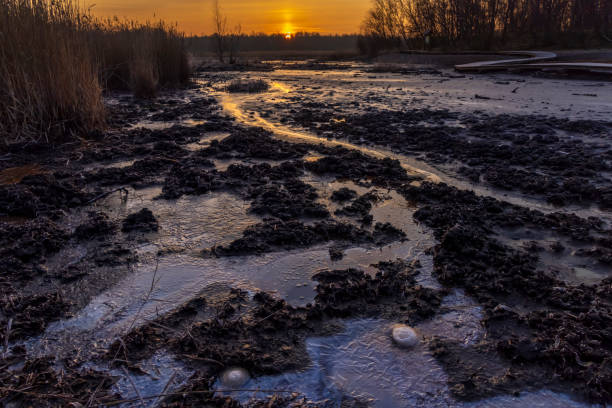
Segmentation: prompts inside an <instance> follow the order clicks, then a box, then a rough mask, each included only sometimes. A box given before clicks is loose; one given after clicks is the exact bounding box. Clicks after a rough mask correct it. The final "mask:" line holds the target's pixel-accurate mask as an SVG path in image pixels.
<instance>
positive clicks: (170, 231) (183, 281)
mask: <svg viewBox="0 0 612 408" xmlns="http://www.w3.org/2000/svg"><path fill="white" fill-rule="evenodd" d="M308 181H309V182H311V183H312V184H313V185H314V186H315V187H316V188H317V189H318V191H319V194H320V196H321V200H322V201H323V202H325V204H326V205H328V208H329V210H330V211H331V212H332V213H333V211H334V210H335V209H337V208H339V207H340V206H338V205H336V204H335V203H332V202H329V195H331V193H332V192H333V191H335V190H337V189H338V188H340V187H350V188H354V189H355V190H356V191H357V192H358V193H359V194H362V193H364V192H367V191H371V190H372V189H366V188H364V187H360V186H357V185H355V184H353V183H347V182H342V183H341V182H327V181H325V180H323V179H318V178H310V179H309V180H308ZM160 192H161V190H160V188H159V187H151V188H148V189H144V190H139V191H137V192H135V193H134V194H130V197H131V198H130V199H129V200H128V202H127V203H122V202H121V200H120V198H119V197H118V196H115V197H110V198H108V199H107V200H106V202H104V203H102V205H104V206H105V207H108V210H109V211H110V212H111V213H110V214H111V216H112V217H113V218H116V219H118V220H121V219H123V218H125V216H127V215H128V214H131V213H134V212H136V211H139V210H140V209H142V208H145V207H147V208H149V209H150V210H151V211H152V212H153V214H154V215H155V216H156V218H157V219H158V221H159V223H160V231H159V233H158V234H153V235H152V236H151V239H152V241H151V242H150V243H144V244H142V245H140V246H139V247H137V251H138V254H139V259H140V263H139V264H137V265H136V266H135V267H134V271H133V272H132V273H131V274H130V275H128V276H127V277H126V278H124V279H123V280H122V281H121V282H119V283H118V284H116V285H115V286H114V287H113V288H111V289H109V290H107V291H105V292H103V293H102V294H100V295H98V296H97V297H95V298H94V299H93V300H92V301H91V302H90V303H89V305H88V306H86V307H85V308H84V309H83V310H81V311H80V312H79V313H78V314H77V315H76V316H74V317H73V318H71V319H68V320H63V321H60V322H56V323H53V324H51V325H50V326H49V328H48V330H47V332H46V334H45V336H44V337H43V338H42V339H40V342H39V343H38V344H37V345H36V346H35V347H37V348H40V350H46V351H48V350H52V349H53V348H58V347H59V348H61V344H62V343H63V342H62V341H61V339H66V338H70V339H76V338H81V339H82V341H83V342H85V343H87V342H91V341H92V340H96V341H98V342H100V343H101V344H104V343H107V342H109V341H112V339H113V338H114V337H115V336H117V335H120V334H123V333H124V332H125V331H127V330H129V328H130V327H134V326H138V325H140V324H142V323H143V322H145V321H147V320H150V319H153V318H155V317H157V316H159V315H162V314H164V313H167V312H169V311H171V310H173V309H174V308H176V307H177V306H178V305H181V304H183V303H185V302H186V301H188V300H189V299H192V298H193V297H194V296H197V295H199V294H201V293H202V291H204V290H205V289H206V288H210V287H211V286H213V285H215V284H221V283H223V284H226V285H228V286H232V287H236V288H242V289H245V290H247V291H250V292H255V291H258V290H262V291H266V292H270V293H273V294H275V295H276V296H278V297H280V298H283V299H285V300H286V301H288V302H289V303H290V304H292V305H295V306H303V305H306V304H307V303H310V302H312V301H313V300H314V297H315V294H316V293H315V287H316V284H317V283H316V282H314V281H312V276H313V275H314V274H316V273H318V272H319V271H321V270H323V269H348V268H358V269H361V270H363V271H365V272H367V273H372V274H373V273H375V272H376V269H375V268H374V267H373V266H372V265H373V264H377V263H379V262H382V261H394V260H396V259H398V258H399V259H409V260H412V259H418V260H419V261H420V262H421V265H422V268H421V273H420V275H419V277H418V281H419V283H420V284H422V285H424V286H430V287H439V285H438V283H437V282H436V280H435V279H434V278H433V277H432V276H431V271H432V269H433V265H432V264H433V261H432V257H431V256H430V255H426V254H425V252H426V250H427V249H428V248H430V247H431V246H432V245H433V244H434V242H433V239H432V237H431V235H430V233H429V232H428V231H426V230H424V229H422V228H421V227H419V226H418V225H417V224H416V223H415V221H414V219H413V214H414V211H415V210H416V209H415V208H414V207H411V206H409V205H408V203H407V202H406V200H405V199H404V198H403V197H401V196H399V195H397V194H396V193H394V192H382V191H381V194H383V195H385V199H384V200H382V201H380V202H379V203H377V204H376V205H375V206H374V208H373V209H372V211H371V213H372V215H373V216H374V223H376V222H391V223H392V224H394V225H395V226H396V227H398V228H401V229H402V230H403V231H404V232H406V234H407V236H408V240H407V241H404V242H394V243H391V244H389V245H386V246H383V247H372V246H370V245H354V244H353V245H350V244H348V245H347V247H346V248H344V257H343V258H342V259H341V260H338V261H332V260H331V258H330V254H329V248H330V246H332V245H335V244H334V243H329V244H325V245H318V246H315V247H311V248H307V249H297V250H292V251H280V252H273V253H268V254H263V255H259V256H256V255H253V256H239V257H221V258H214V257H203V256H202V255H201V250H202V249H205V248H210V247H213V246H215V245H224V244H227V243H229V242H230V241H232V240H234V239H237V238H239V237H240V236H242V232H243V230H244V229H246V228H247V227H249V226H250V225H253V224H255V223H256V222H258V221H259V218H257V217H254V216H252V215H250V214H249V213H248V208H249V205H248V203H246V202H244V201H242V200H241V199H239V198H237V197H236V196H234V195H231V194H228V193H215V194H207V195H202V196H187V197H182V198H180V199H179V200H176V201H166V200H154V198H155V197H157V196H158V195H159V193H160ZM160 250H162V251H163V252H164V253H165V255H162V256H158V255H157V253H158V251H160Z"/></svg>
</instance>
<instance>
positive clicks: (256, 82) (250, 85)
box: [226, 79, 270, 93]
mask: <svg viewBox="0 0 612 408" xmlns="http://www.w3.org/2000/svg"><path fill="white" fill-rule="evenodd" d="M226 89H227V91H228V92H230V93H258V92H266V91H267V90H268V89H270V84H268V83H267V82H266V81H264V80H263V79H248V80H244V79H236V80H234V81H232V82H230V84H229V85H228V86H227V88H226Z"/></svg>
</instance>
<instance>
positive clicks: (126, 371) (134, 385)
mask: <svg viewBox="0 0 612 408" xmlns="http://www.w3.org/2000/svg"><path fill="white" fill-rule="evenodd" d="M122 368H123V372H124V373H125V376H126V377H127V379H128V380H129V381H130V384H132V388H133V389H134V392H136V395H137V396H138V399H139V400H140V405H142V406H143V408H146V407H147V406H146V405H145V402H144V399H142V395H140V391H138V388H137V387H136V384H134V380H132V376H130V373H129V372H128V370H127V368H125V366H123V367H122Z"/></svg>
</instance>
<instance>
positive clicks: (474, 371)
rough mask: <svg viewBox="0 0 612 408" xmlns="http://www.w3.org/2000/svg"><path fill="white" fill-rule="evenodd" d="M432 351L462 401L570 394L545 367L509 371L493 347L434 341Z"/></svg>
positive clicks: (453, 390)
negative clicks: (544, 390) (536, 393)
mask: <svg viewBox="0 0 612 408" xmlns="http://www.w3.org/2000/svg"><path fill="white" fill-rule="evenodd" d="M429 347H430V349H431V351H432V352H433V355H434V357H435V358H436V359H437V360H438V361H439V362H440V363H441V364H442V366H443V367H444V371H445V372H446V373H447V375H448V386H449V388H450V390H451V392H452V393H453V395H455V396H456V397H457V398H459V399H460V400H464V401H479V400H482V399H483V398H487V397H492V396H496V395H504V394H506V395H512V394H515V395H518V394H519V393H520V392H527V391H538V390H540V389H542V388H553V389H556V390H557V391H558V392H567V389H563V388H562V387H559V386H558V384H557V385H556V386H555V384H552V383H551V381H550V378H552V377H551V373H550V372H549V371H547V370H546V369H545V368H543V367H540V366H530V367H529V369H527V370H526V369H524V368H522V367H513V366H510V367H509V366H508V363H507V361H505V360H504V359H503V357H500V356H498V355H497V350H496V349H495V348H494V347H492V346H491V345H490V344H486V343H485V344H477V345H470V346H466V345H465V344H463V343H458V342H456V341H450V340H443V339H440V338H434V339H432V340H431V342H430V344H429ZM483 356H486V358H483ZM547 378H548V379H549V380H547Z"/></svg>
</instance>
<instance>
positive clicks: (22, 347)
mask: <svg viewBox="0 0 612 408" xmlns="http://www.w3.org/2000/svg"><path fill="white" fill-rule="evenodd" d="M113 109H114V110H115V111H116V112H115V113H116V124H115V127H114V128H113V129H112V130H111V131H109V134H108V135H105V137H101V138H100V139H99V140H97V141H96V142H92V143H91V144H90V145H88V146H72V147H70V146H64V147H62V148H61V149H58V151H56V152H54V154H47V155H44V154H40V152H39V151H37V150H36V149H34V148H33V147H29V148H26V147H24V146H20V147H19V146H13V147H10V148H9V149H8V150H7V153H6V154H8V155H12V157H14V159H15V160H14V161H13V163H12V165H11V166H8V165H6V166H5V164H4V162H1V163H2V166H4V167H2V169H3V170H4V169H6V168H9V167H12V166H13V165H14V167H17V166H19V165H25V164H28V163H33V162H36V163H38V164H39V165H40V169H42V171H41V170H37V171H36V174H30V175H25V176H24V177H20V178H19V180H15V181H14V182H12V183H10V184H0V269H1V270H2V273H1V275H0V347H1V348H2V353H1V355H0V356H1V358H0V367H2V370H0V372H2V374H1V375H0V403H1V404H5V405H6V404H8V406H20V405H23V406H97V405H107V406H113V405H114V404H118V405H124V406H130V404H135V405H142V402H147V403H153V402H155V403H156V404H158V405H161V406H176V407H178V406H215V407H244V406H248V407H314V406H330V407H331V406H338V404H339V403H340V404H342V405H341V406H343V407H367V406H371V405H370V403H369V402H367V401H364V400H361V399H359V398H355V397H353V396H351V395H343V396H341V397H339V400H338V401H328V405H325V404H318V405H317V404H315V403H314V402H312V401H308V399H307V398H304V396H303V395H300V394H299V393H292V392H285V391H286V390H278V391H279V392H270V393H268V394H270V397H269V398H267V399H261V400H257V399H255V400H252V401H250V402H244V401H238V400H237V399H232V398H231V397H228V396H226V394H223V393H222V392H219V391H218V390H219V387H220V386H219V381H220V376H221V373H222V372H223V371H224V370H225V369H227V368H231V367H236V366H239V367H242V368H244V369H246V370H247V371H248V372H249V375H250V376H252V377H256V378H258V377H261V376H266V375H277V374H284V373H287V372H294V371H299V370H304V369H305V368H307V367H309V366H310V364H311V363H312V361H311V357H310V355H309V353H308V350H307V347H306V341H307V339H308V338H311V337H315V336H316V337H324V336H332V335H335V334H338V333H342V331H343V330H344V328H345V325H346V322H347V319H354V318H373V319H383V320H385V321H389V322H396V323H405V324H408V325H411V326H415V325H419V324H421V323H427V322H430V321H434V320H435V319H437V318H440V316H442V315H443V314H444V313H447V312H448V311H449V310H448V309H447V307H446V306H444V299H445V298H447V297H448V296H449V295H450V294H451V293H452V292H453V291H454V290H456V289H462V290H463V291H464V292H465V293H466V294H467V295H469V296H470V297H471V298H472V299H474V301H475V302H476V303H477V305H478V306H479V307H480V308H481V309H482V321H481V323H482V326H483V327H484V329H483V330H484V331H485V335H483V336H481V338H480V340H479V341H477V342H459V341H457V340H452V339H450V338H448V337H444V336H442V335H440V336H432V337H426V338H423V339H422V342H423V344H424V345H425V346H426V348H427V349H429V350H430V352H431V353H432V355H433V356H434V357H435V359H436V361H437V362H438V363H439V364H440V365H441V366H442V367H443V369H444V372H445V373H446V378H447V382H448V388H449V390H450V393H451V394H452V396H453V397H454V398H455V399H456V400H457V401H480V400H483V399H485V398H488V397H492V396H497V395H518V394H521V393H523V392H527V391H535V390H540V389H550V390H553V391H558V392H563V393H569V394H571V395H572V396H573V397H576V398H579V399H582V400H585V401H588V402H594V403H601V404H609V403H611V402H612V395H611V394H610V390H611V389H612V343H611V340H610V339H612V331H611V330H612V280H611V279H612V278H611V277H610V274H609V271H610V267H611V263H612V250H611V248H612V231H611V230H610V226H609V225H607V224H606V222H605V220H602V219H598V218H595V217H590V218H581V217H578V216H576V215H574V214H571V213H568V212H563V211H562V210H560V211H559V212H554V213H549V214H544V213H541V212H539V211H535V210H532V209H528V208H525V207H520V206H516V205H512V204H509V203H507V202H504V201H499V200H496V199H494V198H491V197H482V196H477V195H475V194H474V193H472V192H469V191H464V190H459V189H457V188H454V187H451V186H448V185H445V184H433V183H429V182H425V181H424V180H422V179H421V178H420V177H418V176H414V175H412V174H408V173H407V172H406V170H405V169H404V168H403V167H402V166H401V165H400V163H399V162H398V161H396V160H392V159H390V158H376V157H371V156H367V155H365V154H364V153H361V152H358V151H354V150H350V149H348V148H346V147H330V146H328V145H323V144H319V145H317V144H297V143H289V142H286V141H280V140H278V139H276V138H275V137H274V135H273V134H271V133H270V132H268V131H266V130H264V129H260V128H253V127H246V126H243V125H240V124H237V123H235V122H234V121H232V120H231V119H229V118H227V117H225V116H224V115H223V114H222V113H221V112H220V110H219V109H218V106H217V105H216V102H215V101H214V99H211V98H208V97H207V98H201V97H200V98H178V97H176V98H175V97H167V98H162V99H160V100H159V101H157V102H154V103H150V102H141V103H126V102H125V101H120V103H119V104H118V105H116V106H115V107H114V108H113ZM331 119H332V117H331V116H330V113H329V112H327V111H326V110H325V109H314V108H312V110H310V111H309V110H304V111H303V112H302V114H301V115H294V116H293V120H294V121H295V123H298V124H300V125H303V126H306V127H309V128H312V129H316V130H317V131H320V132H322V133H324V134H326V135H333V136H337V137H342V138H348V139H349V140H351V141H352V142H354V143H359V144H362V143H363V144H365V143H367V144H375V145H385V146H387V148H388V149H391V150H394V151H397V152H403V153H413V154H418V155H420V154H422V155H423V156H424V157H425V158H426V159H427V160H429V161H430V162H432V163H438V164H440V163H444V164H452V165H453V166H455V167H456V168H458V172H459V173H460V174H462V175H464V176H466V177H468V178H470V179H472V180H474V181H476V180H478V181H480V182H485V183H488V184H490V185H493V186H496V187H501V188H505V189H509V190H519V191H522V192H526V193H530V194H534V195H538V196H541V197H544V198H546V199H547V200H549V201H551V202H554V203H557V204H562V203H566V204H568V203H572V204H588V203H594V204H597V205H599V206H600V207H602V208H609V206H610V197H609V196H610V191H609V190H610V186H609V179H607V178H606V177H605V173H606V172H609V171H610V168H609V166H610V163H609V160H610V150H609V145H608V146H606V145H605V143H604V142H602V140H604V141H605V140H608V139H606V137H607V132H609V128H607V127H604V126H603V125H601V124H599V123H597V122H570V121H566V120H555V121H552V120H548V119H542V118H539V117H538V118H536V117H533V118H529V120H528V121H527V123H528V125H525V123H526V122H525V118H517V117H511V116H507V117H482V116H478V117H477V119H474V118H473V117H472V118H469V117H465V116H457V115H455V114H451V113H448V112H431V111H413V112H386V111H385V112H376V114H372V115H367V114H366V115H353V116H347V117H346V118H345V119H346V120H345V121H337V120H333V121H332V120H331ZM142 121H146V123H149V124H150V123H157V122H161V123H165V122H166V121H173V122H175V123H174V125H173V126H171V127H166V128H155V127H154V126H153V127H152V128H150V129H146V128H133V129H132V128H130V127H129V125H130V124H134V123H138V122H142ZM185 121H190V122H189V123H187V122H185ZM449 121H451V122H452V121H459V122H460V123H461V124H462V125H464V127H457V126H452V125H449ZM215 132H223V134H221V135H219V134H217V133H215ZM329 132H331V133H329ZM560 132H566V133H567V134H572V133H576V132H581V133H583V134H585V135H586V136H588V137H589V138H591V139H589V140H590V141H586V142H584V141H577V140H573V139H571V138H568V137H566V136H567V135H562V136H558V134H559V133H560ZM457 163H460V164H459V165H457ZM7 174H8V173H7ZM313 180H314V181H313ZM321 180H323V181H321ZM317 182H321V183H332V182H333V183H345V184H347V183H350V186H351V188H349V187H341V188H334V189H333V191H329V193H326V194H327V195H325V194H324V193H323V189H321V188H320V186H319V187H317V185H316V183H317ZM151 189H154V191H156V193H155V195H156V198H155V199H154V200H149V202H148V204H146V203H145V204H143V205H142V206H141V207H139V209H138V210H134V211H127V212H125V213H123V212H119V213H115V212H113V211H110V210H109V205H108V204H104V205H102V204H101V203H102V202H104V200H110V199H111V198H113V197H115V198H116V201H117V202H125V201H128V200H142V201H144V200H145V199H144V198H142V196H141V195H140V194H143V195H144V194H145V192H147V194H149V193H150V191H152V190H151ZM355 190H359V191H355ZM221 193H222V194H228V195H230V196H232V197H235V198H236V199H237V200H240V202H244V203H245V205H246V206H245V209H244V211H245V213H246V214H248V215H250V216H253V217H254V219H256V220H257V221H256V222H254V223H253V224H251V225H250V226H247V227H245V228H244V229H242V228H241V229H240V230H239V233H238V235H237V237H236V236H235V235H234V236H233V238H232V239H231V240H228V241H227V242H224V243H223V244H220V245H214V246H212V247H210V246H209V245H203V244H201V243H200V241H198V240H196V241H195V242H196V244H195V245H194V247H192V248H191V249H194V250H193V251H191V252H192V253H195V254H196V255H195V256H197V257H198V259H205V260H215V261H228V262H233V261H235V262H242V261H244V260H246V259H250V258H248V257H257V258H259V257H260V256H261V257H263V256H267V255H269V254H270V253H289V252H288V251H294V253H295V251H298V250H305V249H310V248H313V247H322V248H324V250H323V253H325V254H326V256H327V253H329V256H330V258H331V259H332V260H334V261H340V260H341V259H342V258H343V257H344V251H345V250H346V249H347V248H351V247H358V248H366V249H367V250H369V251H380V252H382V251H383V248H386V247H389V246H393V245H401V244H404V243H406V242H409V241H408V239H409V237H411V236H412V235H411V234H410V232H411V231H408V230H407V229H406V227H401V228H400V227H399V226H398V225H395V224H394V223H390V222H378V221H375V217H374V213H375V211H376V209H377V206H378V205H379V204H381V203H384V202H387V201H389V200H390V198H389V197H392V195H391V194H395V195H396V196H397V195H398V194H399V196H401V197H403V198H404V199H405V203H407V204H405V205H410V206H412V207H414V209H415V210H416V211H415V212H414V219H415V220H416V221H418V222H419V223H420V224H421V226H423V228H425V229H426V230H427V231H431V233H432V234H433V236H434V237H435V239H436V245H435V246H434V247H433V248H431V249H430V250H429V253H430V254H431V255H430V256H433V275H434V277H435V278H436V279H437V282H439V283H440V284H441V286H437V285H434V286H433V287H431V286H427V285H424V284H423V283H422V278H423V276H424V275H427V273H429V272H428V269H427V266H426V265H425V266H422V265H421V263H420V262H419V261H418V260H417V259H413V257H412V256H409V257H407V258H406V259H398V260H395V261H391V262H380V263H377V264H375V265H372V266H370V267H369V268H366V267H367V265H361V267H355V268H352V267H351V268H346V267H343V268H326V269H324V270H312V271H308V276H309V277H310V276H311V277H312V280H313V281H314V283H313V288H314V300H313V301H311V302H310V303H308V304H306V301H305V302H304V303H303V304H304V305H303V306H296V305H293V304H291V303H290V302H288V301H286V300H283V299H280V298H279V297H278V296H277V295H275V294H273V293H268V292H264V291H261V290H255V291H247V290H244V289H242V288H237V287H231V285H229V286H223V287H221V286H220V287H219V288H218V289H216V290H214V291H212V292H211V291H210V290H206V291H202V292H201V293H199V294H198V295H197V296H195V297H193V298H188V299H183V300H182V301H181V302H182V303H181V304H180V305H173V306H172V307H170V308H167V309H165V311H164V312H163V313H159V314H156V315H155V317H153V318H150V319H147V320H145V321H144V322H139V323H138V324H136V321H137V317H138V313H136V315H134V316H132V315H129V313H130V311H129V310H127V309H126V310H125V313H126V314H127V315H128V318H130V320H132V318H133V322H132V324H130V325H128V326H127V328H126V330H124V331H122V332H121V333H120V334H118V335H117V336H114V337H112V338H105V339H102V341H101V342H100V345H98V344H95V346H94V345H88V346H85V347H82V346H78V347H77V346H75V350H72V349H71V347H70V346H71V345H64V346H63V349H62V353H59V354H58V358H54V355H53V354H49V355H41V354H45V353H44V352H43V351H40V352H39V350H37V349H36V346H34V348H28V347H29V346H31V344H35V345H36V344H42V343H36V342H37V341H38V340H39V339H40V338H39V336H41V335H43V334H44V333H45V331H46V330H47V329H48V328H49V326H50V325H51V324H53V323H54V322H58V321H63V320H65V319H67V318H69V317H71V316H73V315H75V314H78V313H79V312H80V311H82V310H83V309H84V308H85V307H86V306H87V305H88V304H89V303H90V301H91V300H92V298H95V297H96V296H97V295H100V294H101V293H103V292H104V291H105V290H107V289H109V288H115V286H114V285H116V284H117V282H119V281H120V280H121V279H122V278H124V277H129V276H131V274H132V273H133V272H134V268H137V267H138V262H139V261H140V262H143V260H142V259H139V257H140V254H141V253H142V252H140V249H141V248H142V247H145V246H147V244H148V243H149V242H153V241H155V239H157V238H158V237H159V236H161V235H163V234H165V233H168V232H167V231H164V225H165V224H164V221H165V220H164V218H163V216H161V215H160V214H159V213H158V212H157V211H158V210H156V208H159V207H155V206H154V204H155V203H157V202H164V203H168V206H169V207H172V206H176V207H177V208H180V207H179V206H178V203H179V202H180V200H186V199H192V198H193V199H195V198H198V197H207V196H211V197H213V196H214V195H215V194H221ZM145 205H146V207H145ZM410 214H411V215H412V213H410ZM187 216H193V217H195V216H196V215H189V214H188V215H187ZM205 221H207V220H205ZM210 221H211V222H210V223H211V224H212V221H214V220H210ZM395 221H397V220H395ZM400 221H402V220H400ZM404 221H405V220H404ZM402 225H409V224H408V223H406V222H403V223H402ZM203 228H204V229H206V228H208V225H205V226H204V227H203ZM402 229H404V230H402ZM204 232H206V231H204ZM515 236H520V237H521V238H522V237H523V236H526V237H528V239H520V240H519V239H514V238H513V237H515ZM415 245H416V243H415ZM172 251H173V249H169V250H168V251H165V252H164V251H161V250H160V251H159V252H158V253H157V254H156V255H155V256H156V257H157V258H156V260H157V262H158V263H157V266H159V260H160V259H162V260H163V257H164V256H167V254H168V253H170V252H172ZM181 251H183V252H184V251H186V250H185V249H184V248H183V249H180V250H177V252H181ZM415 258H416V257H415ZM429 259H431V258H429ZM551 259H561V260H562V261H561V262H564V261H563V260H565V259H571V260H575V261H576V260H577V261H576V262H579V263H580V265H583V264H584V265H587V266H589V267H590V268H592V269H593V270H596V271H608V273H607V274H606V273H601V274H600V275H599V276H598V277H597V278H598V279H596V280H595V281H594V282H587V283H581V282H580V277H577V276H572V275H570V274H568V272H567V270H565V269H563V268H561V267H559V264H558V263H557V264H555V263H551V262H550V260H551ZM561 266H563V265H561ZM566 269H567V268H566ZM570 269H571V268H570ZM583 269H585V268H583ZM429 271H431V267H430V268H429ZM155 272H157V268H156V269H155ZM437 282H436V283H437ZM154 283H155V275H154V277H153V284H152V285H151V288H152V289H151V291H152V290H153V286H154ZM149 295H151V293H149ZM148 301H157V299H149V298H148V297H147V299H143V302H144V304H146V303H147V302H148ZM162 301H163V300H160V304H161V302H162ZM144 304H143V306H144ZM138 312H140V310H139V311H138ZM45 341H53V340H52V339H51V340H50V339H45ZM97 342H98V341H97V340H96V343H97ZM92 343H93V341H92ZM75 344H76V342H75ZM26 346H28V347H26ZM94 349H95V350H94ZM159 353H163V354H164V355H168V356H172V358H173V359H175V360H176V361H178V362H180V363H181V364H183V365H184V366H185V367H187V368H188V370H189V372H190V373H191V374H190V377H189V378H188V379H187V380H186V381H183V382H181V383H180V384H174V385H173V386H172V388H168V389H165V392H164V394H165V395H155V396H147V395H144V396H143V395H141V396H140V397H135V398H132V396H126V395H124V394H121V393H119V392H118V389H119V388H117V383H118V382H119V381H120V379H119V377H120V378H122V379H123V380H124V381H127V380H126V378H127V377H129V376H130V375H138V376H151V374H150V373H147V372H145V370H144V369H143V366H144V365H145V362H146V361H147V360H148V359H151V358H152V357H154V356H155V355H158V354H159ZM92 367H96V368H95V369H94V368H92ZM169 384H170V381H168V387H170V385H169ZM134 387H135V386H134ZM223 388H224V387H223V384H221V389H223ZM281 391H282V392H281ZM141 397H144V399H145V400H146V401H141V400H140V398H141ZM150 397H151V398H150ZM11 404H12V405H11Z"/></svg>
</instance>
